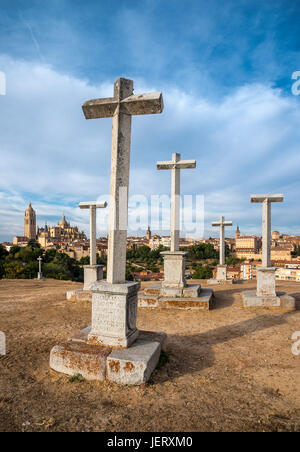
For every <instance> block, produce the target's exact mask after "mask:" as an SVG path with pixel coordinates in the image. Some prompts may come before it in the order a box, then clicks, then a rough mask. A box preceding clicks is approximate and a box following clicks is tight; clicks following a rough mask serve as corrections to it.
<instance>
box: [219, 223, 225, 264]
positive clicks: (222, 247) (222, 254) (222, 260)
mask: <svg viewBox="0 0 300 452" xmlns="http://www.w3.org/2000/svg"><path fill="white" fill-rule="evenodd" d="M219 245H220V246H219V249H220V265H225V237H224V217H221V219H220V244H219Z"/></svg>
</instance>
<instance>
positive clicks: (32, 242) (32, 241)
mask: <svg viewBox="0 0 300 452" xmlns="http://www.w3.org/2000/svg"><path fill="white" fill-rule="evenodd" d="M27 246H30V247H31V248H40V247H41V245H40V244H39V242H37V241H36V240H35V239H30V240H29V241H28V244H27Z"/></svg>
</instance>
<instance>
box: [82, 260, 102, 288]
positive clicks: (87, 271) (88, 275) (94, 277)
mask: <svg viewBox="0 0 300 452" xmlns="http://www.w3.org/2000/svg"><path fill="white" fill-rule="evenodd" d="M83 271H84V279H83V280H84V284H83V290H89V289H90V287H91V285H92V284H94V283H95V282H96V281H101V280H102V279H103V265H84V266H83Z"/></svg>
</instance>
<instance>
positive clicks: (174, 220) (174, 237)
mask: <svg viewBox="0 0 300 452" xmlns="http://www.w3.org/2000/svg"><path fill="white" fill-rule="evenodd" d="M172 161H174V163H177V162H179V161H180V154H173V155H172ZM179 231H180V169H179V168H176V166H175V167H174V168H173V169H172V184H171V251H172V252H174V251H179Z"/></svg>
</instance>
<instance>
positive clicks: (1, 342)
mask: <svg viewBox="0 0 300 452" xmlns="http://www.w3.org/2000/svg"><path fill="white" fill-rule="evenodd" d="M5 354H6V339H5V334H4V333H2V331H0V356H5Z"/></svg>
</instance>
